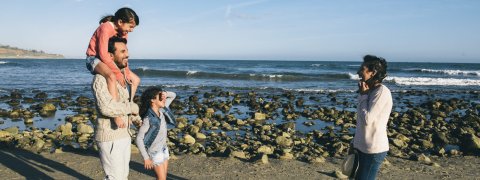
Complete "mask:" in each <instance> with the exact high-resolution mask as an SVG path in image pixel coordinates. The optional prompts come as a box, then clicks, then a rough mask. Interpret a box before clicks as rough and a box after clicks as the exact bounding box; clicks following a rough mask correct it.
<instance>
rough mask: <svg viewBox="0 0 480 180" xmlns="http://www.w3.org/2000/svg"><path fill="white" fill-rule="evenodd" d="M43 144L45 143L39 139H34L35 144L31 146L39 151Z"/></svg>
mask: <svg viewBox="0 0 480 180" xmlns="http://www.w3.org/2000/svg"><path fill="white" fill-rule="evenodd" d="M44 144H45V141H43V140H42V139H40V138H36V139H35V144H34V145H33V146H34V147H35V149H37V150H41V149H42V148H43V145H44Z"/></svg>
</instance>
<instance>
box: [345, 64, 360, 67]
mask: <svg viewBox="0 0 480 180" xmlns="http://www.w3.org/2000/svg"><path fill="white" fill-rule="evenodd" d="M347 66H350V67H360V64H350V65H347Z"/></svg>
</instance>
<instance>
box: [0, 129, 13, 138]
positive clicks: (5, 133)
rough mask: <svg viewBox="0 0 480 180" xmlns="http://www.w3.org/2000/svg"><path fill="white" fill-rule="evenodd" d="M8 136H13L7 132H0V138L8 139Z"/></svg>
mask: <svg viewBox="0 0 480 180" xmlns="http://www.w3.org/2000/svg"><path fill="white" fill-rule="evenodd" d="M10 136H13V134H12V133H10V132H8V131H4V130H0V138H5V137H10Z"/></svg>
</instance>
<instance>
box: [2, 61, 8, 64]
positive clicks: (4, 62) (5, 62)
mask: <svg viewBox="0 0 480 180" xmlns="http://www.w3.org/2000/svg"><path fill="white" fill-rule="evenodd" d="M7 63H8V62H7V61H0V64H7Z"/></svg>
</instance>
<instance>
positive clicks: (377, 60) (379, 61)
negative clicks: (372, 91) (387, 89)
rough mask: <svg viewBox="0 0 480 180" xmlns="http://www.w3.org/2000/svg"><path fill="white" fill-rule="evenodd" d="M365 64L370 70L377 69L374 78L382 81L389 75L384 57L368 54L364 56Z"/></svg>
mask: <svg viewBox="0 0 480 180" xmlns="http://www.w3.org/2000/svg"><path fill="white" fill-rule="evenodd" d="M363 65H364V66H366V67H367V68H368V70H369V71H374V72H375V71H376V74H375V75H374V76H373V77H372V80H374V81H378V82H382V81H383V79H385V77H387V61H386V60H385V59H383V58H382V57H377V56H374V55H366V56H365V57H363Z"/></svg>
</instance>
